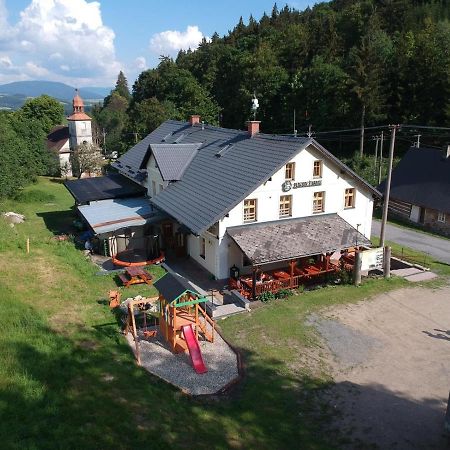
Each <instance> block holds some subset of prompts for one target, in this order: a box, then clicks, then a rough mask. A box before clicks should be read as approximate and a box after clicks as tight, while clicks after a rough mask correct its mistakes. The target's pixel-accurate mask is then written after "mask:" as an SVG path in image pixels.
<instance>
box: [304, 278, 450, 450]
mask: <svg viewBox="0 0 450 450" xmlns="http://www.w3.org/2000/svg"><path fill="white" fill-rule="evenodd" d="M311 323H312V324H313V325H314V326H315V327H316V329H317V331H318V332H319V333H320V335H321V336H322V338H323V340H324V343H325V344H326V345H325V347H327V348H328V349H329V350H330V364H331V365H332V367H333V376H334V380H335V382H336V384H335V385H334V386H333V387H332V388H330V389H329V390H328V391H327V392H326V394H325V399H326V401H327V402H328V403H329V406H330V407H331V408H332V411H333V417H334V419H333V423H332V429H334V430H339V436H340V437H341V441H340V445H339V448H382V449H444V448H449V447H448V444H449V441H448V439H447V437H446V436H445V434H444V416H445V410H446V406H447V399H448V396H449V390H450V287H449V286H447V287H445V288H441V289H435V290H431V289H424V288H412V289H401V290H397V291H393V292H389V293H386V294H382V295H379V296H378V297H376V298H374V299H373V300H369V301H364V302H361V303H358V304H355V305H347V306H342V307H338V308H333V309H330V310H328V311H326V312H325V313H324V314H322V315H321V316H313V317H311ZM372 446H374V447H372Z"/></svg>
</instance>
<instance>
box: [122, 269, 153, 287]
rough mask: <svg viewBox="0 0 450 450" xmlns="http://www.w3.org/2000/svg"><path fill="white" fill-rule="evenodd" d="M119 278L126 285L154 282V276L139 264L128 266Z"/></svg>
mask: <svg viewBox="0 0 450 450" xmlns="http://www.w3.org/2000/svg"><path fill="white" fill-rule="evenodd" d="M119 278H120V280H121V281H122V283H123V285H124V286H125V287H128V286H131V285H132V284H142V283H146V284H152V283H153V277H152V276H151V275H150V274H149V273H148V272H147V271H146V270H144V269H142V268H141V267H137V266H130V267H126V268H125V273H123V274H119Z"/></svg>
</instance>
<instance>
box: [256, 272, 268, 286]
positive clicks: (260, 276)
mask: <svg viewBox="0 0 450 450" xmlns="http://www.w3.org/2000/svg"><path fill="white" fill-rule="evenodd" d="M268 279H269V277H268V275H267V274H266V273H264V272H263V271H262V270H261V269H257V270H256V282H257V283H262V282H263V281H267V280H268Z"/></svg>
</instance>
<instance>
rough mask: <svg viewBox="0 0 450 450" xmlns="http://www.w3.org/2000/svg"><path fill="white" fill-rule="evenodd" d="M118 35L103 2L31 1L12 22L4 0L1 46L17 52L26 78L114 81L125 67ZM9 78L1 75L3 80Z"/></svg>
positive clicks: (0, 18)
mask: <svg viewBox="0 0 450 450" xmlns="http://www.w3.org/2000/svg"><path fill="white" fill-rule="evenodd" d="M5 29H7V30H8V33H5V32H4V30H5ZM114 38H115V35H114V32H113V30H112V29H111V28H109V27H107V26H105V25H104V24H103V20H102V15H101V10H100V3H99V2H89V3H88V1H87V0H32V1H31V3H30V4H29V5H28V6H27V7H26V8H25V9H24V10H23V11H21V13H20V19H19V21H18V22H17V23H16V24H12V25H11V24H9V23H8V21H7V11H6V8H5V4H4V0H0V49H2V50H6V51H8V52H9V53H12V54H13V55H14V59H15V60H16V61H17V62H16V64H17V67H20V70H21V73H20V75H21V78H42V77H46V78H47V79H52V80H58V81H65V82H69V83H74V82H75V83H76V84H77V85H79V86H81V85H83V84H90V83H92V82H95V83H108V84H110V83H111V82H112V80H114V79H115V78H116V77H117V74H118V73H119V70H120V69H121V65H120V64H119V62H118V61H117V59H116V55H115V47H114ZM5 78H7V77H6V76H5V75H4V74H0V81H4V79H5Z"/></svg>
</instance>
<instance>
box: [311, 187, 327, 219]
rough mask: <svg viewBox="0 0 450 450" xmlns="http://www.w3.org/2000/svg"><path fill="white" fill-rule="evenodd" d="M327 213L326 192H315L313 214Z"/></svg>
mask: <svg viewBox="0 0 450 450" xmlns="http://www.w3.org/2000/svg"><path fill="white" fill-rule="evenodd" d="M324 211H325V192H323V191H322V192H314V197H313V213H315V214H316V213H321V212H324Z"/></svg>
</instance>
